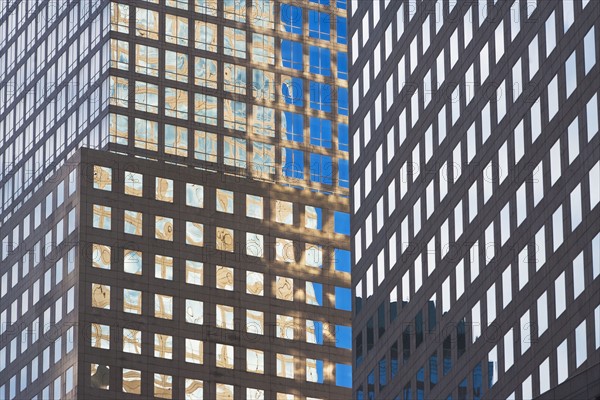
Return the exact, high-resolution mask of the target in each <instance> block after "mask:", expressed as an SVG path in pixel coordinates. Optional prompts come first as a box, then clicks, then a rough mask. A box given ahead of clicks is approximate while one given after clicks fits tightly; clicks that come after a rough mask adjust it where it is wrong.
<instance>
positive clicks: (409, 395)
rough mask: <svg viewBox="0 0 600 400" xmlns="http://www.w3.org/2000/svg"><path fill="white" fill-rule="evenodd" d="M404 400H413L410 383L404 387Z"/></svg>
mask: <svg viewBox="0 0 600 400" xmlns="http://www.w3.org/2000/svg"><path fill="white" fill-rule="evenodd" d="M403 392H404V400H412V393H411V391H410V382H409V383H407V384H406V386H404V390H403Z"/></svg>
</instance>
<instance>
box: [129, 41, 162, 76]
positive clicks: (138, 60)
mask: <svg viewBox="0 0 600 400" xmlns="http://www.w3.org/2000/svg"><path fill="white" fill-rule="evenodd" d="M158 71H159V67H158V49H157V48H156V47H152V46H146V45H143V44H136V45H135V72H137V73H140V74H145V75H150V76H158Z"/></svg>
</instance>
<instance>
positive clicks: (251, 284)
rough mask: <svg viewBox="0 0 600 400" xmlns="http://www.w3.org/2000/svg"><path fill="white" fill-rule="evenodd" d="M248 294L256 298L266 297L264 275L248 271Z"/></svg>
mask: <svg viewBox="0 0 600 400" xmlns="http://www.w3.org/2000/svg"><path fill="white" fill-rule="evenodd" d="M246 293H248V294H252V295H254V296H263V295H264V275H263V274H262V273H260V272H254V271H246Z"/></svg>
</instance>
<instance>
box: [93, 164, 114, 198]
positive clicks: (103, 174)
mask: <svg viewBox="0 0 600 400" xmlns="http://www.w3.org/2000/svg"><path fill="white" fill-rule="evenodd" d="M94 189H99V190H107V191H109V192H110V191H111V190H112V168H107V167H100V166H98V165H94Z"/></svg>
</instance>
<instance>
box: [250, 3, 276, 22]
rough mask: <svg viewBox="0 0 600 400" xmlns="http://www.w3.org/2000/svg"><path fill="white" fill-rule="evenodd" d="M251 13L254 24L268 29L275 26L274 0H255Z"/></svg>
mask: <svg viewBox="0 0 600 400" xmlns="http://www.w3.org/2000/svg"><path fill="white" fill-rule="evenodd" d="M250 13H251V16H250V17H251V18H250V20H251V21H252V25H254V26H260V27H262V28H267V29H273V28H274V27H275V4H274V2H273V0H253V1H252V10H251V11H250Z"/></svg>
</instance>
